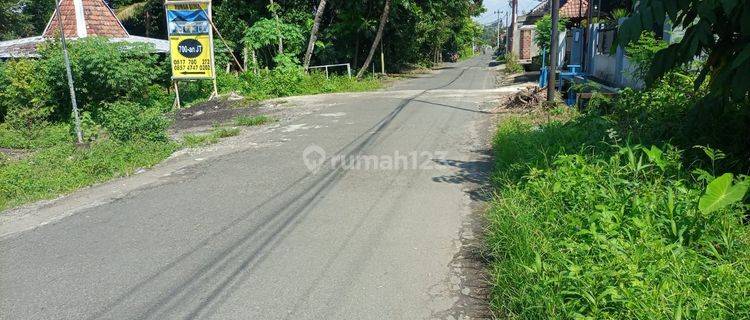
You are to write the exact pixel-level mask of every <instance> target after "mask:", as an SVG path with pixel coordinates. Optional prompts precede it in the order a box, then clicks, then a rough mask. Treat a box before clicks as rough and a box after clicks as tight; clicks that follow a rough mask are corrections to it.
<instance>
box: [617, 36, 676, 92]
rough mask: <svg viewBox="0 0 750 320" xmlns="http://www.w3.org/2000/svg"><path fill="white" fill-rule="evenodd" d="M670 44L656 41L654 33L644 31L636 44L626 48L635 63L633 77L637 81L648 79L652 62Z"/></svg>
mask: <svg viewBox="0 0 750 320" xmlns="http://www.w3.org/2000/svg"><path fill="white" fill-rule="evenodd" d="M668 45H669V44H668V43H667V42H666V41H664V40H659V39H656V36H655V35H654V33H653V32H652V31H644V32H643V33H641V37H640V38H639V39H638V41H636V42H632V43H629V44H628V46H627V47H626V48H625V52H626V53H627V55H628V58H629V59H630V61H632V62H633V63H634V66H635V69H634V70H633V71H632V76H633V77H635V78H636V79H641V80H644V79H646V74H647V73H648V70H649V69H650V68H651V62H652V61H654V56H656V53H657V52H658V51H660V50H662V49H664V48H666V47H667V46H668Z"/></svg>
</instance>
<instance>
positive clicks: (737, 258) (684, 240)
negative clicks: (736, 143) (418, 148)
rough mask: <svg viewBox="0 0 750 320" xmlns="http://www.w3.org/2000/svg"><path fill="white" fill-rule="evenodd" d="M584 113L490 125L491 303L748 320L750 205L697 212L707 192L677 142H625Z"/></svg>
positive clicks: (501, 309)
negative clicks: (494, 129)
mask: <svg viewBox="0 0 750 320" xmlns="http://www.w3.org/2000/svg"><path fill="white" fill-rule="evenodd" d="M588 117H592V116H588ZM588 117H585V118H582V119H578V120H575V121H572V122H569V123H565V124H562V123H552V124H549V125H542V126H540V127H533V126H530V125H528V124H527V123H524V122H522V121H519V120H516V121H508V122H505V123H503V124H502V125H501V126H500V129H499V132H498V134H497V137H496V139H495V150H496V161H497V166H496V173H495V177H496V179H495V183H496V187H497V197H496V199H495V200H494V201H493V204H492V208H491V209H490V211H489V213H488V215H489V220H490V227H489V230H488V236H487V244H488V246H489V250H490V252H491V254H492V256H493V258H494V259H493V262H492V281H493V284H494V287H493V288H494V289H493V295H492V305H493V307H494V309H495V310H496V311H497V312H498V313H499V314H500V315H501V316H503V317H510V318H515V319H665V318H669V319H744V318H748V317H750V300H748V299H746V298H745V297H747V296H749V295H750V228H749V227H748V226H747V225H746V224H743V219H744V218H745V216H746V214H747V210H748V208H749V206H748V205H747V204H743V203H741V201H740V202H734V203H724V204H723V206H722V207H721V209H718V210H715V211H707V210H704V205H699V199H703V200H701V201H700V202H704V200H705V199H708V194H710V193H711V188H710V187H709V192H708V193H707V194H706V195H703V194H704V190H706V185H707V184H706V181H704V180H703V179H701V178H700V176H699V175H696V174H693V173H691V172H690V170H689V168H686V167H685V166H684V164H683V163H684V161H683V152H682V151H681V150H679V149H678V148H675V147H672V146H670V145H668V144H666V145H662V146H660V147H653V146H652V147H644V146H640V145H630V144H628V142H627V141H628V139H626V138H622V137H619V135H618V134H617V133H616V132H615V131H614V130H611V129H610V130H607V129H606V127H607V126H606V124H607V122H606V121H604V120H592V119H590V118H588ZM518 149H521V150H518ZM696 172H699V171H696ZM707 179H708V180H710V181H717V180H718V179H717V180H711V179H714V178H713V175H711V174H708V178H707ZM723 179H724V180H725V181H722V183H723V184H724V185H725V186H731V185H737V186H740V185H744V184H748V183H750V180H748V179H747V178H746V177H740V178H738V179H735V180H734V181H732V178H731V176H730V177H729V178H728V179H729V180H728V181H726V179H727V178H726V176H724V178H723ZM733 182H734V183H733ZM714 189H716V188H714ZM719 189H721V188H719ZM742 189H743V187H738V189H737V190H740V191H741V190H742ZM745 189H746V188H745ZM714 191H715V190H714ZM740 199H741V197H740Z"/></svg>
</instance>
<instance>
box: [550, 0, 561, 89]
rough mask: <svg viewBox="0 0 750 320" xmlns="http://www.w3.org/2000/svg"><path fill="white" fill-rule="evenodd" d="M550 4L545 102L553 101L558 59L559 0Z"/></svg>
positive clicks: (553, 0) (552, 0) (554, 0)
mask: <svg viewBox="0 0 750 320" xmlns="http://www.w3.org/2000/svg"><path fill="white" fill-rule="evenodd" d="M550 1H551V2H552V31H551V32H552V36H551V37H550V45H549V82H548V83H547V101H549V102H552V101H555V84H556V82H555V72H556V71H557V59H558V53H557V48H558V35H559V33H558V30H557V25H558V24H559V23H560V0H550Z"/></svg>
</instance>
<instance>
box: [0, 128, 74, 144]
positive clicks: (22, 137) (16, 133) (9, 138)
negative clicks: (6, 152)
mask: <svg viewBox="0 0 750 320" xmlns="http://www.w3.org/2000/svg"><path fill="white" fill-rule="evenodd" d="M70 130H71V129H70V126H69V125H68V124H67V123H59V124H49V125H46V126H37V127H35V128H34V130H18V129H15V128H12V127H11V126H10V125H9V124H7V123H0V148H9V149H39V148H48V147H51V146H55V145H58V144H62V143H69V142H72V141H73V140H72V137H73V136H72V135H71V134H70Z"/></svg>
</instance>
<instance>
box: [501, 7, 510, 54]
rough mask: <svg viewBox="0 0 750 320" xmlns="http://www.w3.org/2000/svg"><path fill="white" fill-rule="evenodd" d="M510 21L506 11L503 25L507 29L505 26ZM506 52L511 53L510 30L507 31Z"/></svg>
mask: <svg viewBox="0 0 750 320" xmlns="http://www.w3.org/2000/svg"><path fill="white" fill-rule="evenodd" d="M508 21H510V19H508V11H505V23H503V27H507V26H506V25H505V24H506V23H508ZM505 52H510V40H509V38H508V30H506V31H505Z"/></svg>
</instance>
